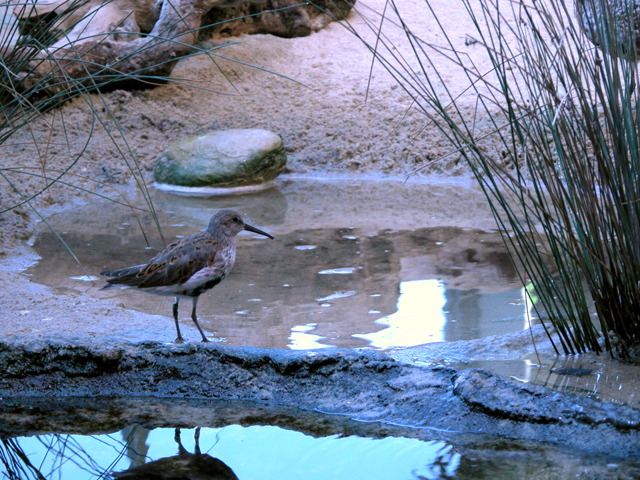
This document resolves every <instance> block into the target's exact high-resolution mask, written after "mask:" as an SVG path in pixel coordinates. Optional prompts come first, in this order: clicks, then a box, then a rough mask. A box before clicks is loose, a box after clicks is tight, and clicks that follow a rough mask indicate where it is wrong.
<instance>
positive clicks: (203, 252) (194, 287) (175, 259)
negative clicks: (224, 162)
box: [100, 209, 273, 343]
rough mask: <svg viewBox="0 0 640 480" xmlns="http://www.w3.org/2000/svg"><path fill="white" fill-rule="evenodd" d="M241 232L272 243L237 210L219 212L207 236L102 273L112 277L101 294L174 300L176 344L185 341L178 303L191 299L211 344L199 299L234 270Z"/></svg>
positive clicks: (185, 240)
mask: <svg viewBox="0 0 640 480" xmlns="http://www.w3.org/2000/svg"><path fill="white" fill-rule="evenodd" d="M242 230H249V231H250V232H255V233H259V234H260V235H264V236H265V237H269V238H270V239H272V240H273V237H272V236H271V235H269V234H268V233H266V232H263V231H262V230H260V229H258V228H256V227H252V226H251V225H247V224H246V223H244V221H243V220H242V217H241V216H240V214H239V213H238V212H236V211H235V210H228V209H225V210H220V211H219V212H217V213H216V214H215V215H214V216H213V217H211V220H209V225H208V226H207V229H206V230H205V231H204V232H200V233H196V234H193V235H191V236H189V237H186V238H183V239H181V240H178V241H177V242H174V243H172V244H171V245H169V246H168V247H166V248H165V249H164V250H162V251H161V252H160V253H158V254H157V255H156V256H155V257H153V258H152V259H151V260H149V262H147V263H146V264H144V265H136V266H134V267H127V268H122V269H120V270H107V271H104V272H100V275H105V276H107V277H112V278H109V279H108V280H107V284H106V285H104V286H103V287H102V288H101V289H100V290H107V289H110V288H136V289H138V290H142V291H144V292H148V293H151V294H154V295H163V296H175V298H176V301H175V303H174V304H173V319H174V321H175V322H176V331H177V332H178V338H176V340H175V342H176V343H182V342H183V341H184V340H183V338H182V335H181V334H180V326H179V324H178V303H179V302H180V299H181V298H191V301H192V303H193V310H192V311H191V319H192V320H193V323H195V324H196V327H198V331H199V332H200V335H202V341H203V342H208V341H209V340H208V339H207V337H206V336H205V334H204V332H203V331H202V329H201V328H200V325H198V317H197V316H196V306H197V305H198V297H199V296H200V294H201V293H203V292H206V291H207V290H210V289H212V288H213V287H215V286H216V285H217V284H219V283H220V282H221V281H222V280H224V277H226V276H227V275H228V274H229V272H230V271H231V269H232V268H233V264H234V262H235V260H236V239H235V237H236V235H237V234H238V233H240V232H241V231H242Z"/></svg>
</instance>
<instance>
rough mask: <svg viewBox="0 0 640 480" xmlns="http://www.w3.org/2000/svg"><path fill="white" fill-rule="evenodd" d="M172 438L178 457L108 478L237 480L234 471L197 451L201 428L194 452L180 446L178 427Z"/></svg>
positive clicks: (131, 469) (157, 461) (114, 474)
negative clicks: (175, 444)
mask: <svg viewBox="0 0 640 480" xmlns="http://www.w3.org/2000/svg"><path fill="white" fill-rule="evenodd" d="M174 439H175V441H176V443H177V444H178V455H174V456H173V457H166V458H161V459H160V460H155V461H153V462H149V463H145V464H142V465H138V466H134V467H131V468H129V469H128V470H125V471H123V472H111V477H112V478H124V479H128V480H156V479H157V480H160V479H167V480H169V479H174V480H178V479H180V480H191V479H193V480H195V479H199V480H200V479H201V480H238V477H236V475H235V473H233V470H231V469H230V468H229V467H228V466H227V465H225V464H224V463H223V462H221V461H220V460H218V459H217V458H213V457H212V456H211V455H207V454H206V453H205V454H202V453H201V452H200V427H198V428H196V433H195V441H196V446H195V452H194V453H189V452H188V451H187V450H185V448H184V447H183V446H182V442H181V441H180V429H179V428H176V434H175V437H174Z"/></svg>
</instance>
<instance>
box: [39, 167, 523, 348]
mask: <svg viewBox="0 0 640 480" xmlns="http://www.w3.org/2000/svg"><path fill="white" fill-rule="evenodd" d="M318 195H322V198H321V200H318V201H314V200H315V199H316V198H318ZM452 196H453V197H454V198H448V197H452ZM447 198H448V199H447ZM374 200H375V201H374ZM478 201H479V200H478V192H476V191H475V190H474V189H473V188H471V187H469V186H465V187H460V186H451V185H445V186H441V187H438V186H429V187H428V188H427V187H425V186H424V185H413V186H404V187H402V186H401V185H398V184H385V183H380V182H366V181H361V182H358V183H353V182H351V183H346V182H321V183H318V182H309V181H303V180H295V181H294V180H290V181H286V182H280V183H279V184H278V186H277V187H276V188H274V189H271V190H269V191H266V192H261V193H255V194H252V195H243V196H228V197H213V198H209V199H203V198H186V197H178V196H175V195H170V194H166V193H162V192H156V193H155V202H156V205H157V206H158V208H159V209H161V210H160V219H161V224H162V225H163V231H164V235H165V237H166V239H167V242H170V241H173V240H174V239H175V238H180V237H182V236H186V235H189V234H191V233H194V232H196V231H198V230H199V229H201V228H203V227H204V226H205V225H206V223H207V221H208V218H209V217H210V215H211V213H212V212H214V211H216V210H217V209H218V208H222V207H232V208H237V209H238V210H240V211H241V212H243V213H248V214H249V216H248V221H249V222H250V223H251V224H253V225H255V226H258V227H259V228H262V229H264V230H266V231H268V232H269V233H271V234H272V235H274V236H275V237H276V240H275V241H270V240H268V239H266V238H264V237H260V236H257V235H246V234H241V235H240V236H239V237H238V253H237V260H236V266H235V267H234V270H233V271H232V273H231V274H230V275H229V276H228V277H227V278H226V279H225V281H224V282H223V283H221V284H220V285H219V286H217V287H216V288H215V289H214V290H213V291H211V292H209V293H206V294H204V295H202V296H201V298H200V302H199V304H198V314H199V318H200V321H201V325H202V326H203V328H204V329H205V330H206V331H208V332H211V333H213V334H214V335H215V337H216V338H217V339H219V341H222V342H225V343H228V344H231V345H248V346H258V347H268V348H291V349H308V348H321V347H326V346H337V347H374V348H380V349H385V348H389V347H396V346H412V345H420V344H424V343H430V342H442V341H455V340H469V339H474V338H482V337H485V336H489V335H495V334H498V333H509V332H515V331H519V330H522V329H524V328H525V327H526V325H527V320H526V318H527V317H526V314H527V312H526V308H525V304H524V301H523V293H522V289H521V288H520V287H519V285H518V282H517V278H516V273H515V270H514V269H513V266H512V264H511V261H510V259H509V256H508V254H507V252H506V250H505V248H504V246H503V243H502V239H501V238H500V235H499V234H498V233H491V232H486V231H483V230H479V229H474V228H470V226H467V227H460V226H453V225H455V224H460V223H463V224H464V223H467V224H468V225H472V224H474V223H475V224H477V225H479V226H489V225H491V223H490V222H487V213H486V212H483V211H482V209H481V208H480V207H479V206H478V205H479V204H478ZM452 202H453V203H452ZM455 202H457V204H456V205H455V206H454V203H455ZM464 202H466V203H467V204H466V206H465V205H464ZM451 210H460V211H465V210H466V211H468V212H469V215H470V216H474V217H476V219H475V221H474V219H473V218H472V219H469V220H467V219H461V218H460V217H459V216H458V217H455V215H453V214H452V212H451ZM456 213H457V214H458V215H459V214H460V212H456ZM489 220H490V218H489ZM142 221H143V224H144V226H145V227H146V228H145V230H147V231H149V232H153V230H152V228H151V222H150V220H149V218H143V220H142ZM49 222H50V223H51V224H52V225H53V226H54V227H55V228H56V229H57V230H58V231H59V232H60V233H61V235H62V237H63V238H64V239H65V241H66V242H67V244H68V245H69V247H70V248H71V249H72V250H73V252H74V254H75V255H76V256H77V257H78V259H79V260H80V261H81V262H82V263H83V265H84V267H85V272H82V271H81V270H80V269H79V268H78V266H77V265H76V264H74V263H73V262H70V261H69V255H68V253H66V251H65V247H64V246H63V245H62V244H61V242H60V241H59V240H58V239H57V237H56V236H55V235H54V234H53V233H51V232H47V231H43V232H42V233H40V235H39V236H38V237H37V240H36V242H35V244H34V248H35V250H36V251H37V253H38V254H39V255H40V256H41V257H42V260H41V261H40V262H38V264H37V265H36V266H35V267H33V268H31V269H30V270H29V271H28V272H27V273H28V274H30V275H31V278H32V280H33V281H35V282H39V283H45V284H48V285H52V286H54V287H57V288H61V289H72V290H78V291H83V292H86V293H89V294H91V295H95V296H98V297H104V298H118V299H119V300H121V301H122V302H123V303H124V305H125V306H126V307H128V308H132V309H137V310H141V311H145V312H149V313H153V314H162V315H166V316H170V315H171V304H172V299H170V298H166V297H154V296H151V295H147V294H145V293H143V292H136V291H130V290H129V291H123V290H120V291H113V290H112V291H108V292H98V289H99V287H100V286H101V285H102V284H103V282H102V281H101V280H100V279H98V277H99V275H98V272H100V271H102V270H103V269H113V268H119V267H123V266H128V265H136V264H140V263H144V262H145V261H146V260H148V259H149V258H150V257H151V256H152V255H153V254H154V253H155V251H157V250H158V249H160V248H161V247H162V243H161V241H160V240H159V239H157V236H156V238H151V240H150V242H151V245H152V247H153V250H151V249H147V248H146V244H145V241H144V238H143V236H142V234H141V232H140V228H139V226H138V225H137V222H136V220H135V219H134V218H133V217H132V215H131V214H130V212H128V211H127V210H126V209H125V208H123V207H114V206H113V204H106V203H104V204H91V205H86V206H84V207H79V208H76V209H73V210H67V211H65V212H63V213H60V214H57V215H54V216H52V217H51V218H50V219H49ZM417 225H427V227H417ZM429 225H433V226H429ZM150 237H151V235H150ZM189 314H190V302H188V301H184V300H183V301H182V303H181V318H182V319H184V320H185V321H187V322H189V320H188V315H189ZM167 340H168V341H169V340H172V339H167Z"/></svg>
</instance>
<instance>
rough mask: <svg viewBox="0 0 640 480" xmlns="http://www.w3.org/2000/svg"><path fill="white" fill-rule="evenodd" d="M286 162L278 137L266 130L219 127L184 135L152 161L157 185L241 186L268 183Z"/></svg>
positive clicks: (255, 185)
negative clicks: (154, 161) (216, 129)
mask: <svg viewBox="0 0 640 480" xmlns="http://www.w3.org/2000/svg"><path fill="white" fill-rule="evenodd" d="M286 163H287V156H286V153H285V151H284V147H283V145H282V139H281V138H280V137H279V136H278V135H276V134H275V133H273V132H270V131H268V130H258V129H246V130H223V131H222V130H221V131H217V132H213V133H210V134H207V135H199V136H196V137H190V138H186V139H185V140H181V141H180V142H178V143H175V144H174V145H172V146H170V147H169V148H168V149H167V150H166V151H165V152H164V153H163V154H162V155H161V156H160V158H158V160H157V161H156V165H155V168H154V171H153V175H154V179H155V181H156V183H157V184H160V186H161V187H162V186H172V185H173V186H178V187H213V188H238V187H240V188H242V187H259V186H261V185H264V186H269V184H270V182H271V181H272V180H273V179H274V178H276V177H277V176H278V175H279V174H280V173H281V172H282V170H284V167H285V165H286Z"/></svg>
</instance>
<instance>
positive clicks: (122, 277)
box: [100, 265, 144, 290]
mask: <svg viewBox="0 0 640 480" xmlns="http://www.w3.org/2000/svg"><path fill="white" fill-rule="evenodd" d="M142 267H144V265H136V266H134V267H127V268H121V269H120V270H105V271H104V272H100V275H104V276H105V277H111V278H108V279H107V283H106V284H105V285H103V286H102V287H100V290H107V289H109V288H127V287H135V286H136V285H137V284H138V283H140V278H139V277H138V276H137V275H138V273H140V270H142Z"/></svg>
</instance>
